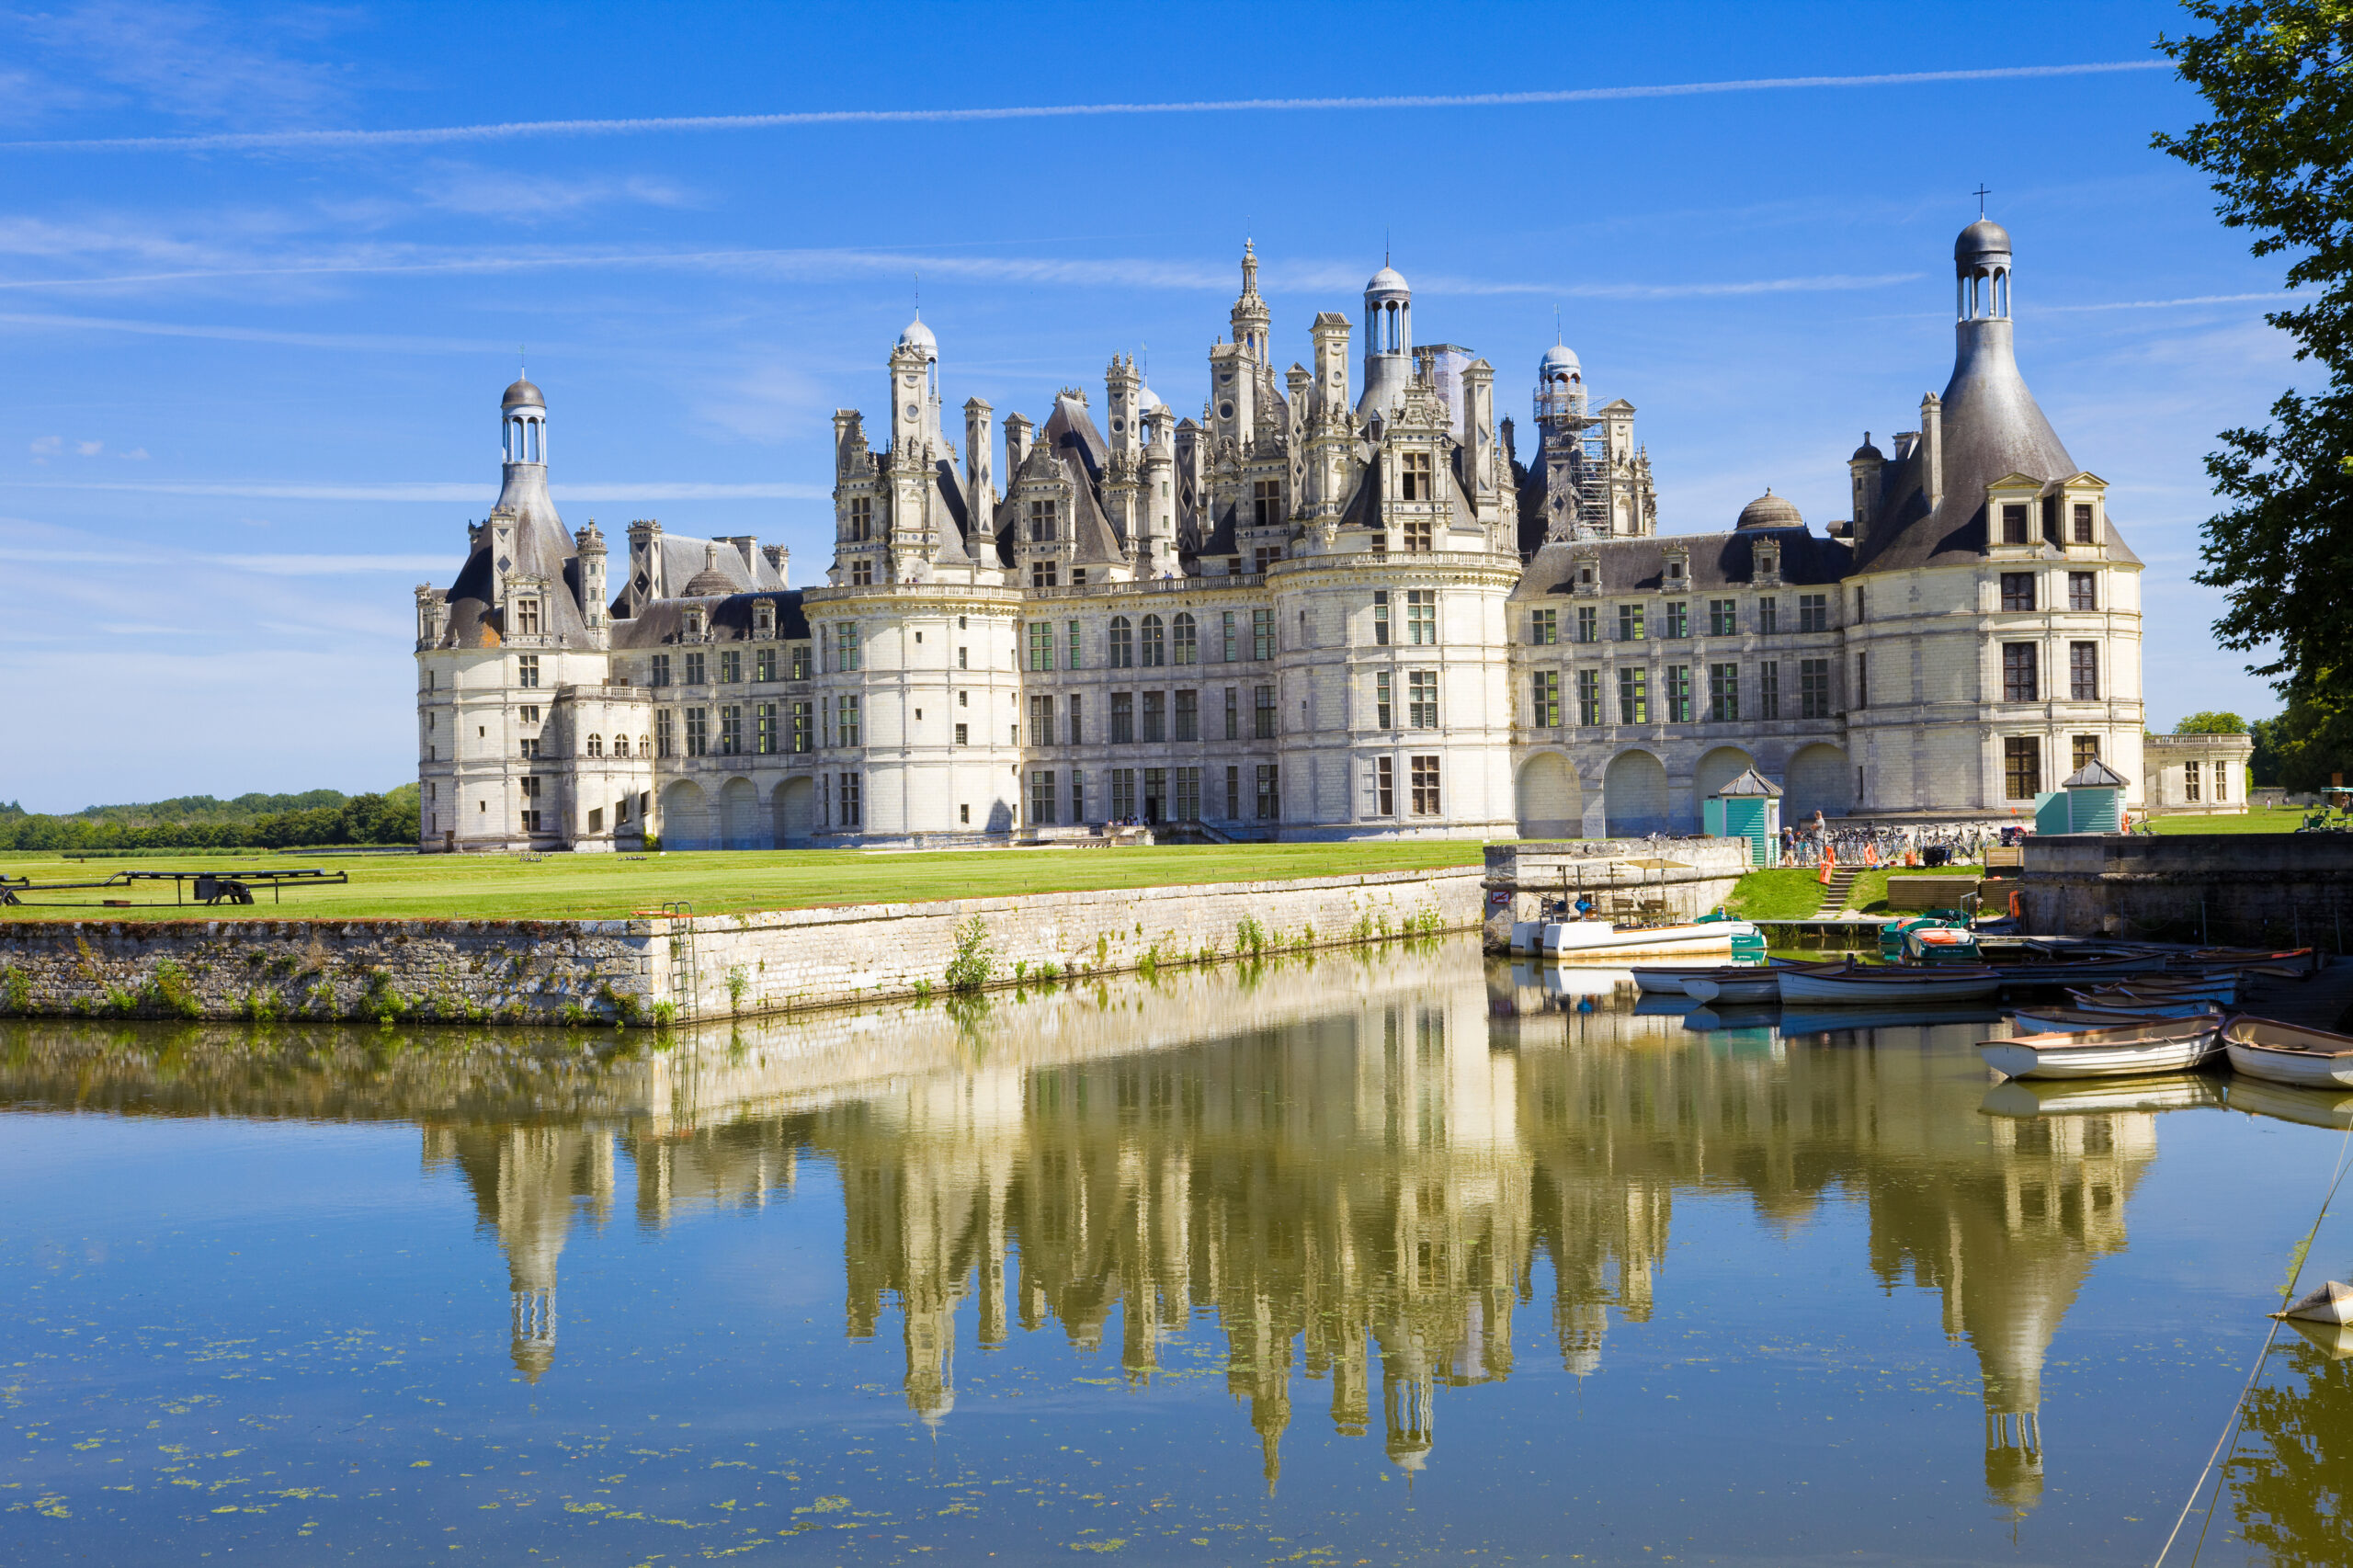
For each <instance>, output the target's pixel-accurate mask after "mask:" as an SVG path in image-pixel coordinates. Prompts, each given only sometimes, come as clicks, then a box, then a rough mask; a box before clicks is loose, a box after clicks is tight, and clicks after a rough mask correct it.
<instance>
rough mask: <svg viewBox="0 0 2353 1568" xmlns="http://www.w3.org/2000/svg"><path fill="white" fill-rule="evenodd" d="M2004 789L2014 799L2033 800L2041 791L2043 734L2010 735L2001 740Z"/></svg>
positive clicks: (2006, 794) (2005, 794) (2006, 795)
mask: <svg viewBox="0 0 2353 1568" xmlns="http://www.w3.org/2000/svg"><path fill="white" fill-rule="evenodd" d="M2002 793H2003V795H2004V796H2005V797H2006V799H2009V800H2013V801H2031V800H2033V799H2034V798H2035V797H2036V796H2037V795H2040V794H2041V793H2042V740H2041V738H2040V736H2037V735H2011V736H2008V737H2006V739H2005V740H2004V741H2003V742H2002Z"/></svg>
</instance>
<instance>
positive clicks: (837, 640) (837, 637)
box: [834, 620, 860, 778]
mask: <svg viewBox="0 0 2353 1568" xmlns="http://www.w3.org/2000/svg"><path fill="white" fill-rule="evenodd" d="M859 663H860V661H859V657H858V622H856V621H854V620H843V621H836V622H835V625H834V668H835V669H837V670H854V669H856V668H858V665H859ZM843 777H844V778H848V777H850V776H849V775H848V774H844V775H843Z"/></svg>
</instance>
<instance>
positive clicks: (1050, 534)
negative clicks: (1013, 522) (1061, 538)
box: [1029, 501, 1054, 544]
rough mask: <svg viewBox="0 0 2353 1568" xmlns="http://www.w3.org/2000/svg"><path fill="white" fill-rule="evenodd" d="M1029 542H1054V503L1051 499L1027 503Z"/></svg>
mask: <svg viewBox="0 0 2353 1568" xmlns="http://www.w3.org/2000/svg"><path fill="white" fill-rule="evenodd" d="M1029 542H1030V543H1031V544H1051V543H1053V542H1054V504H1053V503H1052V502H1051V501H1032V502H1030V503H1029Z"/></svg>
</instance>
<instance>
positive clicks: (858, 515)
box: [848, 495, 874, 544]
mask: <svg viewBox="0 0 2353 1568" xmlns="http://www.w3.org/2000/svg"><path fill="white" fill-rule="evenodd" d="M873 537H874V498H873V497H872V496H870V495H853V496H851V497H850V498H849V535H848V538H849V542H850V543H852V544H863V543H865V542H866V541H867V540H870V539H871V538H873Z"/></svg>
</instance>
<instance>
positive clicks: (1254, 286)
mask: <svg viewBox="0 0 2353 1568" xmlns="http://www.w3.org/2000/svg"><path fill="white" fill-rule="evenodd" d="M1242 297H1243V298H1244V299H1245V300H1255V299H1256V298H1257V297H1258V252H1257V248H1256V246H1255V245H1253V244H1251V242H1250V241H1248V240H1244V241H1243V242H1242Z"/></svg>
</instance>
